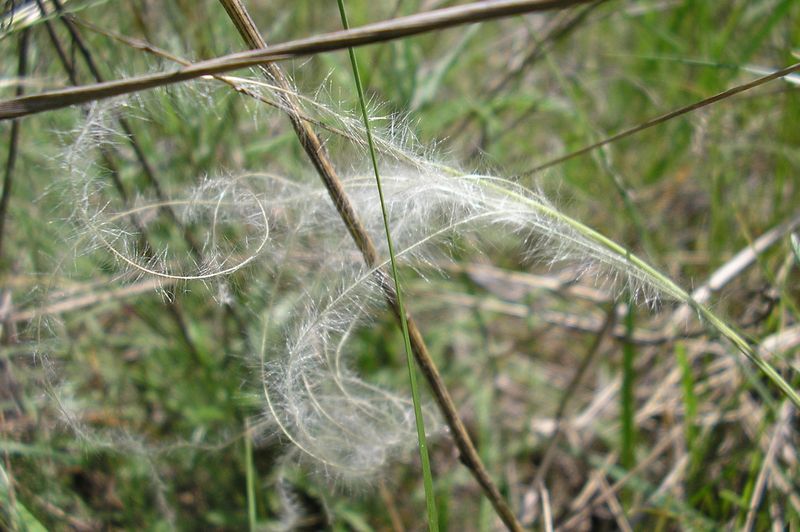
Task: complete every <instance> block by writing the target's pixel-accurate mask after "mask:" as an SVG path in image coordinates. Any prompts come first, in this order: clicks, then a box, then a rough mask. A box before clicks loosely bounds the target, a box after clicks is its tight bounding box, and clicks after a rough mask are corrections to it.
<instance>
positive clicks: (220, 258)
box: [63, 101, 270, 281]
mask: <svg viewBox="0 0 800 532" xmlns="http://www.w3.org/2000/svg"><path fill="white" fill-rule="evenodd" d="M126 107H127V104H126V103H125V102H119V101H112V104H111V105H94V106H93V107H92V109H91V110H90V111H89V113H88V117H87V119H86V120H85V122H84V124H83V126H82V127H81V128H80V129H79V130H77V131H76V132H75V133H74V140H73V142H72V143H71V145H70V146H69V148H68V149H67V151H66V153H65V155H64V158H63V159H64V162H63V167H64V170H65V171H66V180H65V185H66V187H67V188H68V193H67V194H66V195H65V196H64V197H65V198H68V199H69V201H71V202H72V205H73V218H74V222H75V225H76V226H77V236H79V237H80V238H82V239H83V240H85V242H84V243H82V244H81V247H83V248H84V249H85V250H98V249H100V250H104V251H105V252H107V253H110V255H111V256H112V257H113V258H114V259H115V260H116V261H117V262H118V263H119V264H120V266H121V268H120V275H126V276H127V277H128V278H139V277H142V276H153V277H156V278H161V279H165V280H170V281H191V280H199V281H210V280H213V279H215V278H222V277H224V276H226V275H229V274H232V273H234V272H236V271H238V270H239V269H241V268H243V267H244V266H246V265H247V264H249V263H250V262H252V261H254V260H255V259H256V258H257V257H258V255H259V254H261V253H262V252H263V251H264V250H265V249H266V247H267V244H268V242H269V239H270V235H269V218H268V213H267V211H266V207H265V206H264V205H263V204H262V203H261V200H260V199H259V197H258V196H257V195H256V193H255V192H254V191H253V190H252V183H251V182H250V181H249V176H248V175H242V176H238V177H230V176H223V177H217V178H209V177H206V178H203V179H201V181H200V183H199V184H197V185H195V186H192V187H188V189H179V190H178V191H177V192H176V193H175V194H169V193H168V192H167V193H165V192H164V191H158V194H157V195H155V196H154V195H153V194H149V195H147V194H143V193H140V194H137V195H136V196H135V197H134V198H133V199H132V200H130V201H126V199H127V195H128V193H127V192H126V191H125V185H124V184H123V183H122V181H121V178H120V176H119V175H116V172H115V170H113V169H109V168H107V167H106V166H105V164H106V163H107V162H108V158H107V154H108V149H109V147H111V146H119V145H121V140H122V133H120V132H119V131H118V130H117V129H116V118H115V115H116V114H117V113H120V112H123V111H124V110H126ZM112 183H113V185H112ZM113 188H116V189H117V190H112V189H113ZM187 232H191V234H192V235H195V238H197V237H196V235H200V240H199V242H198V243H199V248H198V249H192V246H191V245H189V244H187V242H186V241H185V240H184V237H185V235H186V234H188V233H187Z"/></svg>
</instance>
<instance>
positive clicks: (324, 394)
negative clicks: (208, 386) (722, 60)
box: [65, 106, 800, 480]
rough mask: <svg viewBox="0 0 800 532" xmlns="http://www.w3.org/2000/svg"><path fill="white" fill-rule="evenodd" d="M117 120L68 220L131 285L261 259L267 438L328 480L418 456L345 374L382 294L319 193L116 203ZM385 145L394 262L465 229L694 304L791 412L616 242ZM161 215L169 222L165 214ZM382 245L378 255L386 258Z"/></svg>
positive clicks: (533, 195) (358, 179)
mask: <svg viewBox="0 0 800 532" xmlns="http://www.w3.org/2000/svg"><path fill="white" fill-rule="evenodd" d="M125 110H126V109H125V108H124V107H121V108H118V109H113V108H112V109H102V108H100V107H99V106H96V107H95V109H94V110H93V111H92V112H91V113H90V114H89V116H88V118H87V120H86V123H85V125H84V127H83V128H81V129H80V130H79V131H78V132H77V133H76V135H75V139H76V140H75V142H74V143H73V146H72V147H71V148H70V149H69V150H68V151H67V155H66V157H65V160H66V161H67V163H66V165H65V167H66V168H67V169H68V170H69V171H68V172H67V181H68V183H69V184H70V187H69V188H70V190H71V191H72V194H73V196H72V200H73V202H74V205H75V210H76V212H77V216H76V220H77V221H78V224H79V225H82V230H83V231H84V232H85V233H86V234H87V235H88V237H89V238H86V239H85V242H86V243H88V244H89V245H90V246H93V247H94V248H95V249H102V250H105V252H106V253H108V254H109V255H110V256H111V257H113V258H115V260H117V261H119V262H120V263H121V264H122V265H123V266H124V268H123V269H128V270H132V271H133V272H135V274H136V275H141V276H154V277H168V278H176V277H177V278H179V279H181V280H185V281H187V282H190V281H191V280H206V279H210V278H216V277H220V278H224V277H226V276H228V275H230V274H231V273H233V272H235V271H239V270H240V269H242V268H243V267H245V266H253V265H256V264H257V265H258V266H259V268H258V271H256V268H247V270H248V272H249V274H250V275H251V276H253V277H254V280H258V277H259V276H260V277H265V278H262V279H260V282H265V283H269V282H273V281H274V282H275V285H276V286H274V287H272V294H271V302H270V303H269V304H268V305H267V308H266V311H264V312H263V313H260V314H261V315H262V316H263V318H262V319H263V321H262V322H261V323H260V324H259V326H260V327H261V331H260V332H259V336H260V337H261V342H260V345H261V348H260V349H258V350H257V352H256V355H257V356H256V359H257V360H256V362H257V364H258V368H259V370H258V375H257V377H256V378H257V379H258V380H259V381H261V384H262V385H263V390H262V392H263V397H264V399H265V401H266V407H265V416H266V418H267V421H268V423H269V424H270V426H271V427H272V429H273V430H275V431H277V432H278V433H282V434H283V435H284V436H285V437H286V438H287V439H288V440H289V441H291V442H292V443H293V444H294V445H295V446H296V448H297V449H298V450H299V454H298V456H302V457H304V458H306V459H310V460H311V462H313V463H315V464H317V469H318V470H319V471H321V472H324V473H325V474H328V475H330V476H333V477H334V478H337V479H345V480H351V479H352V480H355V479H362V478H364V477H369V476H371V475H374V474H376V473H378V472H379V471H380V469H381V467H382V466H384V465H385V464H386V463H387V461H388V460H390V459H391V458H392V457H393V456H396V455H397V454H398V453H402V452H403V451H405V450H407V449H410V448H411V447H413V445H414V444H415V437H414V423H413V413H412V412H413V411H412V409H411V404H410V402H409V401H408V399H407V398H405V397H404V396H402V395H398V394H396V393H392V392H391V391H389V390H388V389H384V388H381V387H378V386H377V385H374V384H372V383H367V382H365V381H363V380H362V379H361V378H360V377H359V376H358V375H357V373H356V372H355V370H354V369H353V368H354V367H355V364H354V363H353V353H352V351H351V350H350V349H348V345H349V344H348V342H349V341H350V340H351V339H352V337H353V334H354V331H355V330H356V329H357V328H359V327H364V326H366V324H367V323H368V322H369V319H370V318H371V317H373V316H374V314H375V313H376V312H378V310H379V309H382V308H383V296H382V292H381V290H380V287H379V286H378V285H376V280H375V276H374V273H375V270H366V269H364V267H363V266H361V258H360V257H359V255H358V253H357V250H356V248H355V247H354V245H353V244H352V243H351V242H350V241H349V239H348V238H347V235H346V234H344V231H342V222H341V220H340V218H339V215H338V213H337V211H336V209H335V208H334V207H333V206H332V205H331V204H330V202H329V201H328V200H327V193H326V191H325V190H324V188H322V186H321V185H319V184H317V181H316V180H308V181H307V180H304V179H302V176H301V178H296V176H281V175H276V174H270V173H249V174H239V175H234V176H231V177H224V178H218V179H211V180H206V181H204V182H201V183H200V185H198V186H194V187H189V189H188V191H183V192H181V191H178V192H177V193H176V194H174V195H173V196H174V197H177V198H179V199H169V198H167V199H166V200H165V199H161V198H140V199H138V200H137V202H136V203H134V205H133V206H129V205H124V204H123V202H121V201H117V200H115V199H113V198H112V196H111V195H110V194H109V193H108V192H109V190H108V188H109V186H110V185H108V184H105V181H104V179H101V177H104V176H102V170H103V168H102V164H101V163H100V162H97V161H95V160H94V159H93V158H92V157H87V153H90V152H93V153H98V152H99V153H102V150H101V149H97V148H98V147H102V146H103V145H105V144H107V143H109V142H114V141H115V139H116V138H118V137H117V135H118V133H116V130H115V128H114V126H113V125H112V123H111V121H110V119H109V116H110V115H109V113H110V112H123V111H125ZM325 112H327V109H326V111H325ZM340 123H342V124H346V125H347V127H348V128H350V131H349V135H348V136H353V137H358V136H359V135H360V134H361V133H362V131H363V130H362V129H361V127H360V126H358V125H356V124H357V122H353V121H352V120H349V119H347V118H343V119H341V120H340ZM405 129H406V128H405V126H403V125H400V126H396V125H391V126H390V127H389V130H390V131H392V132H393V133H394V134H395V135H397V133H398V132H400V134H399V136H400V137H401V138H402V137H407V136H408V135H407V134H406V133H402V132H403V131H404V130H405ZM379 138H381V140H380V141H379V142H378V146H379V147H380V148H381V151H382V153H383V158H382V160H381V161H380V164H381V167H382V169H381V175H382V180H383V186H384V190H385V196H386V208H387V214H388V218H389V223H390V226H391V227H392V233H393V236H394V239H395V242H396V245H397V250H398V252H397V254H396V256H397V258H398V259H399V261H400V263H401V264H402V265H405V266H409V265H411V266H413V265H414V264H415V263H417V262H418V261H419V260H423V261H425V260H429V259H430V258H431V257H432V256H433V254H434V253H440V252H441V251H442V249H444V248H446V246H443V245H442V244H443V243H447V242H448V239H449V238H450V237H452V236H453V235H460V234H462V233H464V232H466V231H469V232H470V233H475V234H478V235H480V236H481V238H486V239H491V238H492V235H494V234H498V233H501V234H504V235H508V234H513V235H517V237H518V238H519V239H520V240H521V241H522V242H523V243H524V246H525V249H526V252H527V253H528V255H529V256H530V257H531V258H532V259H546V260H550V261H556V262H560V261H570V262H574V263H577V264H578V265H579V267H580V269H581V271H582V272H584V273H586V274H588V273H592V274H594V275H596V276H597V278H598V279H599V280H600V281H601V282H609V280H610V281H611V282H613V281H616V280H620V281H622V282H624V283H626V284H627V285H628V287H629V289H630V291H631V293H632V294H634V295H636V296H637V297H638V299H639V300H640V301H644V302H647V303H651V304H652V303H653V302H654V301H656V300H657V299H658V298H666V299H670V300H675V301H680V302H686V303H689V304H691V305H692V306H693V308H694V309H695V310H696V312H697V313H698V314H699V315H700V316H701V317H702V318H703V319H704V320H706V321H707V322H708V323H709V324H710V325H712V326H713V327H714V328H715V329H716V330H717V331H719V332H720V333H721V334H722V335H723V336H725V337H727V338H728V339H729V340H731V341H732V342H733V343H734V344H735V345H736V347H737V348H738V349H739V350H741V351H742V352H743V353H745V354H746V355H747V356H748V357H749V358H751V360H753V362H754V363H756V365H757V366H758V367H759V368H760V369H762V371H764V373H765V374H766V375H767V376H768V377H769V378H770V379H771V380H772V381H773V382H774V383H775V384H776V385H778V386H779V387H780V388H781V389H782V390H783V391H784V393H786V394H787V396H788V397H790V398H791V399H792V400H793V401H795V403H796V404H800V399H798V398H797V394H796V393H795V392H794V391H793V390H792V388H791V387H790V386H789V385H788V384H787V383H786V382H785V381H784V380H783V379H782V378H781V377H780V375H778V374H777V373H776V372H775V370H774V369H773V368H772V367H771V366H770V365H769V364H767V363H766V362H765V361H763V360H762V359H761V357H760V356H759V355H758V354H757V353H755V352H754V351H753V350H752V348H750V346H749V345H748V344H747V342H746V341H745V340H743V339H742V338H741V336H739V335H738V334H737V333H736V332H735V331H734V330H733V329H732V328H731V327H730V326H728V325H727V324H726V323H725V322H724V321H723V320H721V319H720V318H718V317H717V316H716V315H714V314H713V313H712V312H711V311H709V310H708V309H707V308H705V307H703V306H700V305H697V304H695V303H693V302H692V300H691V297H690V296H689V295H688V294H687V293H686V292H685V291H684V290H683V289H681V288H680V287H679V286H678V285H677V284H675V283H674V282H673V281H671V280H670V279H669V278H667V277H666V276H664V275H663V274H661V273H660V272H658V271H657V270H656V269H654V268H653V267H651V266H649V265H648V264H646V263H645V262H644V261H642V260H641V259H639V258H638V257H636V256H635V255H632V254H631V253H630V252H629V251H628V250H626V249H625V248H624V247H622V246H620V245H619V244H617V243H616V242H614V241H612V240H610V239H608V238H607V237H605V236H603V235H601V234H599V233H598V232H596V231H594V230H593V229H591V228H590V227H587V226H586V225H584V224H582V223H580V222H579V221H577V220H575V219H574V218H572V217H570V216H568V215H566V214H564V213H563V212H561V211H560V210H559V209H558V208H556V207H555V206H554V205H553V204H552V203H550V202H549V201H548V200H547V198H546V197H545V196H544V194H542V193H541V192H538V191H531V190H528V189H526V188H524V187H522V186H521V185H519V184H518V183H515V182H513V181H510V180H507V179H503V178H500V177H495V176H491V175H477V174H470V173H464V172H460V171H458V170H456V169H453V168H450V167H448V166H446V165H444V164H440V163H438V162H435V161H433V160H432V155H431V154H430V153H426V154H422V155H419V154H417V153H414V152H413V151H409V150H407V149H405V148H404V147H402V146H398V145H397V143H396V142H395V141H393V140H392V139H389V140H386V138H385V137H383V136H381V137H379ZM359 147H360V146H356V148H357V149H358V148H359ZM361 147H363V146H361ZM94 150H96V151H94ZM341 153H342V154H346V150H342V152H341ZM340 157H342V158H346V155H340ZM362 160H363V159H362ZM344 184H345V188H346V189H347V192H348V194H349V195H350V197H351V200H352V202H353V204H354V205H355V207H356V210H357V211H358V212H359V213H360V215H361V216H362V219H363V221H364V222H365V223H366V226H367V230H368V231H369V232H370V233H372V234H373V235H378V234H381V232H382V231H383V225H382V217H381V213H380V212H379V209H380V204H379V202H378V201H377V196H376V194H377V193H376V191H375V188H374V183H373V180H372V177H371V176H369V174H368V173H366V172H364V173H361V172H353V174H352V175H351V177H350V178H348V179H346V180H345V183H344ZM181 198H182V199H181ZM167 207H169V208H170V209H171V211H172V212H174V213H176V214H175V216H174V217H166V215H164V213H163V212H160V211H162V210H164V209H166V208H167ZM162 215H163V216H164V217H162ZM176 222H177V223H178V224H179V225H181V226H191V228H192V229H193V231H195V232H201V231H204V232H205V235H206V236H205V238H204V239H203V241H202V242H203V244H202V252H203V255H204V256H205V255H208V256H210V257H211V259H207V261H204V262H202V263H197V262H192V259H191V256H190V254H189V253H190V252H189V251H188V250H187V251H182V254H181V255H180V256H179V259H180V260H178V259H176V258H175V257H177V256H178V255H176V254H170V253H172V252H171V250H172V249H174V246H177V244H174V243H175V242H177V238H176V237H177V234H178V233H176V231H175V229H176V228H175V227H174V225H175V223H176ZM157 223H158V224H162V225H160V226H158V225H157ZM142 226H145V227H147V228H148V229H153V228H156V227H161V228H163V230H160V232H159V233H158V234H159V235H161V234H165V235H166V236H162V237H161V238H162V240H160V242H161V243H162V244H164V247H162V248H160V249H161V251H160V252H157V253H152V252H150V251H149V250H148V249H147V245H143V244H140V243H139V242H138V239H139V238H140V236H141V234H142V231H141V227H142ZM221 228H224V231H223V230H222V229H221ZM148 233H151V231H148ZM375 241H376V243H378V242H383V240H382V239H375ZM383 245H384V246H385V244H383ZM381 251H382V252H383V255H384V256H388V253H387V251H388V250H386V249H385V248H384V249H382V250H381ZM384 266H385V264H382V265H379V268H382V267H384ZM276 272H286V273H285V275H286V279H287V282H286V283H285V285H286V286H277V285H280V284H281V283H278V282H277V281H275V277H272V278H270V279H267V278H266V277H269V276H274V275H275V273H276ZM288 281H291V282H288ZM255 284H257V283H255ZM287 287H289V288H287ZM298 295H299V296H298ZM298 299H299V303H298V302H297V301H298ZM292 301H294V302H292ZM287 305H288V308H292V309H293V310H292V311H290V312H289V313H288V315H285V316H284V317H283V318H282V319H280V320H276V318H275V315H274V314H275V312H277V309H278V308H279V307H280V308H283V309H285V308H287ZM296 309H299V310H296ZM283 312H284V313H285V310H284V311H283ZM276 329H277V330H279V331H280V333H276V332H275V330H276Z"/></svg>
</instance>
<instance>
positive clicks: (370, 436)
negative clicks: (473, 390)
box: [261, 264, 432, 482]
mask: <svg viewBox="0 0 800 532" xmlns="http://www.w3.org/2000/svg"><path fill="white" fill-rule="evenodd" d="M371 273H372V272H369V271H366V270H364V269H363V268H358V267H351V266H347V265H344V264H343V265H342V266H341V267H340V270H339V271H338V272H330V273H329V274H328V275H324V276H321V277H320V278H319V279H318V280H317V283H316V284H317V286H316V287H311V288H310V290H309V293H307V295H306V297H305V298H303V300H301V301H300V302H299V303H298V306H299V307H301V308H300V309H297V310H294V311H292V312H291V319H290V321H289V323H288V324H287V325H286V326H285V327H284V330H285V331H286V332H284V337H283V341H282V342H279V343H278V345H277V349H276V348H275V347H274V346H273V345H272V344H273V342H272V341H270V340H269V338H268V337H267V335H268V332H267V331H268V328H269V317H265V319H264V323H263V324H262V327H263V332H262V348H261V361H262V368H263V386H264V387H263V393H264V398H265V399H266V409H265V415H266V423H267V426H271V427H273V428H274V429H277V430H279V431H280V432H281V433H283V435H285V436H286V438H288V439H289V440H290V441H291V442H292V443H293V444H294V445H295V446H296V447H297V448H298V450H300V451H301V452H302V454H301V455H300V458H301V459H302V458H311V459H312V463H313V464H314V465H315V469H317V470H318V471H319V472H321V473H324V474H325V475H327V476H329V477H333V478H335V479H336V480H343V481H345V482H351V481H359V482H363V481H364V480H369V479H370V478H372V477H374V475H376V474H378V473H379V472H380V471H381V470H382V468H383V467H384V466H385V465H386V464H387V463H388V462H389V460H390V459H392V458H394V457H397V456H398V454H401V453H403V452H405V451H410V450H412V449H414V447H415V444H416V435H415V428H414V411H413V405H412V403H411V401H410V399H409V398H406V397H404V396H401V395H399V394H396V393H392V392H391V391H390V390H389V389H387V388H383V387H379V386H377V385H375V384H372V383H368V382H365V381H364V380H362V379H361V378H360V377H359V376H358V374H357V373H356V372H355V371H354V370H353V365H354V360H353V359H354V358H355V357H354V353H353V347H352V343H353V342H352V340H353V336H354V335H355V333H356V331H357V330H358V328H359V327H363V326H364V325H365V324H367V323H368V320H369V318H370V317H373V316H374V315H375V313H376V311H377V308H378V307H379V306H380V305H381V304H382V302H383V299H382V297H383V292H382V289H381V287H380V286H379V285H378V284H377V283H376V282H375V281H374V276H373V275H371ZM337 287H338V288H337ZM312 290H313V291H314V292H315V296H316V297H313V296H312V295H311V293H310V292H311V291H312ZM269 351H277V352H275V353H272V356H271V357H269V355H270V353H269ZM428 417H431V418H432V415H429V416H428ZM431 421H432V420H429V422H431ZM304 461H306V462H307V461H308V460H304Z"/></svg>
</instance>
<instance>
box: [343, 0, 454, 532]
mask: <svg viewBox="0 0 800 532" xmlns="http://www.w3.org/2000/svg"><path fill="white" fill-rule="evenodd" d="M337 2H338V4H339V14H340V15H341V17H342V25H343V26H344V29H345V30H347V29H350V23H349V22H348V21H347V11H346V10H345V7H344V0H337ZM347 52H348V54H349V56H350V65H351V67H352V69H353V79H354V81H355V85H356V92H357V93H358V104H359V106H360V107H361V115H362V118H363V119H364V130H365V131H366V134H367V144H368V146H369V155H370V160H371V162H372V170H373V172H374V173H375V185H376V186H377V188H378V198H379V200H380V203H381V215H382V216H383V229H384V231H385V232H386V245H387V246H388V248H389V261H390V264H391V269H392V279H393V281H394V292H395V295H396V297H397V308H398V310H399V314H400V325H401V328H402V330H403V345H404V347H405V351H406V364H407V366H408V379H409V381H410V383H411V398H412V401H413V403H414V417H415V420H416V426H417V441H418V443H419V457H420V460H421V462H422V478H423V483H424V485H425V505H426V507H427V509H428V529H429V530H432V531H438V530H439V518H438V516H437V512H436V499H435V497H434V493H433V477H432V475H431V461H430V458H429V456H428V444H427V441H426V437H425V421H424V419H423V417H422V407H421V406H420V397H419V388H418V387H417V372H416V369H415V368H414V355H413V353H412V350H411V337H410V336H409V333H408V319H407V316H406V310H405V305H404V304H403V290H402V288H401V287H400V276H399V274H398V273H397V260H396V259H395V255H394V244H393V243H392V232H391V231H390V229H389V216H388V214H387V213H386V202H385V201H384V199H383V187H382V186H381V175H380V172H379V171H378V158H377V155H376V153H375V143H374V142H373V140H372V129H371V128H370V125H369V114H368V113H367V104H366V101H365V98H364V87H363V86H362V84H361V74H360V73H359V71H358V61H356V53H355V51H354V50H353V49H352V48H348V49H347Z"/></svg>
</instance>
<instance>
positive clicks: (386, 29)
mask: <svg viewBox="0 0 800 532" xmlns="http://www.w3.org/2000/svg"><path fill="white" fill-rule="evenodd" d="M589 1H590V0H495V1H483V2H474V3H472V4H467V5H462V6H454V7H449V8H444V9H437V10H435V11H429V12H427V13H419V14H416V15H410V16H407V17H400V18H396V19H392V20H388V21H384V22H377V23H374V24H368V25H366V26H361V27H359V28H354V29H352V30H347V31H337V32H332V33H326V34H323V35H318V36H314V37H308V38H305V39H299V40H296V41H291V42H288V43H285V44H279V45H276V46H272V47H270V48H269V49H264V48H259V49H255V50H251V51H248V52H240V53H237V54H230V55H226V56H222V57H216V58H214V59H209V60H207V61H201V62H199V63H195V64H193V65H192V66H188V67H185V68H181V69H178V70H173V71H170V72H160V73H156V74H149V75H144V76H136V77H130V78H125V79H121V80H115V81H109V82H105V83H97V84H94V85H85V86H83V87H74V88H67V89H61V90H55V91H50V92H45V93H42V94H38V95H35V96H28V97H22V98H15V99H11V100H5V101H2V102H0V120H7V119H10V118H17V117H20V116H26V115H30V114H34V113H40V112H43V111H51V110H55V109H62V108H64V107H69V106H71V105H77V104H82V103H87V102H91V101H95V100H101V99H105V98H112V97H114V96H121V95H123V94H130V93H132V92H137V91H141V90H146V89H153V88H156V87H162V86H164V85H170V84H173V83H179V82H181V81H188V80H192V79H196V78H199V77H202V76H207V75H214V74H222V73H224V72H230V71H233V70H238V69H240V68H248V67H254V66H259V65H264V64H268V63H273V62H275V61H283V60H286V59H291V58H294V57H303V56H308V55H313V54H317V53H322V52H329V51H333V50H343V49H347V48H350V47H356V46H364V45H366V44H373V43H378V42H384V41H390V40H395V39H401V38H404V37H410V36H413V35H419V34H421V33H425V32H428V31H433V30H440V29H444V28H449V27H453V26H459V25H463V24H470V23H475V22H484V21H487V20H492V19H497V18H502V17H510V16H513V15H522V14H525V13H534V12H541V11H547V10H552V9H557V8H558V9H562V8H565V7H569V6H573V5H578V4H584V3H587V2H589Z"/></svg>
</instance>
